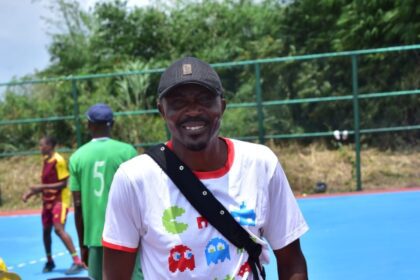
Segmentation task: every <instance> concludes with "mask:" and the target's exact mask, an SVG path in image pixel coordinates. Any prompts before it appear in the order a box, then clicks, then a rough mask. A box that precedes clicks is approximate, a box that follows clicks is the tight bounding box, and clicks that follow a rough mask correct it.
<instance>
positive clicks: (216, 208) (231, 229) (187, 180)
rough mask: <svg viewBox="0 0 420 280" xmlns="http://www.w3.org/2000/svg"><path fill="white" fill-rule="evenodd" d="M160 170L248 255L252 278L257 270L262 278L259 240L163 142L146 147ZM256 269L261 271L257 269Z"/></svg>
mask: <svg viewBox="0 0 420 280" xmlns="http://www.w3.org/2000/svg"><path fill="white" fill-rule="evenodd" d="M146 154H147V155H149V156H150V157H151V158H152V159H153V160H155V161H156V163H157V164H158V165H159V166H160V167H161V168H162V170H163V171H165V172H166V174H167V175H168V176H169V178H171V180H172V181H173V182H174V183H175V185H176V186H177V187H178V189H179V190H180V191H181V192H182V194H183V195H184V196H185V197H186V198H187V200H188V201H189V202H190V203H191V205H192V206H193V207H194V208H195V209H196V210H197V211H198V212H199V213H200V214H201V215H202V216H203V217H204V218H206V219H207V221H208V222H209V223H210V224H212V225H213V226H214V227H215V228H216V229H217V230H218V231H219V232H220V233H221V234H223V236H224V237H226V238H227V239H228V240H229V241H230V242H231V243H232V244H233V245H235V246H236V247H238V248H240V249H245V250H246V251H247V253H248V255H249V260H248V263H249V264H250V266H251V269H252V273H253V275H254V278H255V279H258V274H260V275H261V276H262V277H263V278H264V279H265V273H264V269H263V267H262V266H261V265H260V262H259V256H260V254H261V251H262V246H261V244H258V243H256V242H254V241H253V240H252V239H251V236H250V235H249V233H248V232H247V231H246V230H245V229H244V228H243V227H242V226H241V225H240V224H239V223H238V222H237V221H236V220H235V219H234V218H233V217H232V215H231V214H230V213H229V211H228V210H227V209H226V208H225V207H224V206H223V205H222V204H221V203H220V202H219V201H218V200H217V199H216V198H215V197H214V196H213V194H212V193H211V192H210V191H209V190H208V189H207V188H206V186H204V185H203V183H202V182H201V181H200V180H199V179H198V178H197V177H196V176H195V175H194V173H193V172H192V171H191V170H190V169H189V168H188V167H187V166H186V165H185V164H184V163H183V162H182V161H181V160H180V159H179V158H178V157H177V156H176V155H175V154H174V153H173V152H172V151H171V150H170V149H169V148H168V147H166V146H165V145H164V144H159V145H156V146H153V147H151V148H149V149H148V150H147V151H146ZM258 271H259V272H260V273H258Z"/></svg>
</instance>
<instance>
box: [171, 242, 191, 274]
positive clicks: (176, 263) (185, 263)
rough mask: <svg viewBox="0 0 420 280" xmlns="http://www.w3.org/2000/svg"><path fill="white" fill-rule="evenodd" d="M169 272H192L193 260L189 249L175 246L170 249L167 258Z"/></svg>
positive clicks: (183, 246)
mask: <svg viewBox="0 0 420 280" xmlns="http://www.w3.org/2000/svg"><path fill="white" fill-rule="evenodd" d="M168 264H169V270H170V271H172V272H175V271H177V270H179V271H181V272H182V271H185V269H187V268H188V269H189V270H194V269H195V260H194V255H193V253H192V251H191V249H190V248H188V247H187V246H185V245H177V246H175V247H173V248H172V249H171V251H170V252H169V257H168Z"/></svg>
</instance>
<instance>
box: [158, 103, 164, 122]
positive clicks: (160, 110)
mask: <svg viewBox="0 0 420 280" xmlns="http://www.w3.org/2000/svg"><path fill="white" fill-rule="evenodd" d="M157 108H158V110H159V113H160V115H161V116H162V118H165V110H164V109H163V104H162V100H158V101H157Z"/></svg>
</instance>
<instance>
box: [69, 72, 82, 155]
mask: <svg viewBox="0 0 420 280" xmlns="http://www.w3.org/2000/svg"><path fill="white" fill-rule="evenodd" d="M71 94H72V96H73V114H74V123H75V125H76V140H77V147H80V146H82V132H81V123H80V116H79V101H78V99H79V97H78V94H77V84H76V80H74V79H72V80H71Z"/></svg>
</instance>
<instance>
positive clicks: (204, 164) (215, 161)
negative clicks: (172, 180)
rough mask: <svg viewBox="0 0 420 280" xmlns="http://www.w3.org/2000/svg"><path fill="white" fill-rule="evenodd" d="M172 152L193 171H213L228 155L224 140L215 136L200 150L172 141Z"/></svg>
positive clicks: (221, 164) (220, 166)
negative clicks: (187, 147)
mask: <svg viewBox="0 0 420 280" xmlns="http://www.w3.org/2000/svg"><path fill="white" fill-rule="evenodd" d="M173 149H174V153H175V154H176V155H177V156H178V157H179V158H180V159H181V160H182V161H183V162H185V164H186V165H188V167H189V168H190V169H192V170H194V171H201V172H206V171H214V170H217V169H219V168H222V167H223V166H224V165H225V163H226V161H227V157H228V148H227V144H226V142H225V141H224V140H223V139H221V138H216V139H214V141H211V143H209V144H208V146H207V147H206V148H205V149H203V150H201V151H193V150H189V149H186V148H185V147H184V146H182V144H180V143H173Z"/></svg>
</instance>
